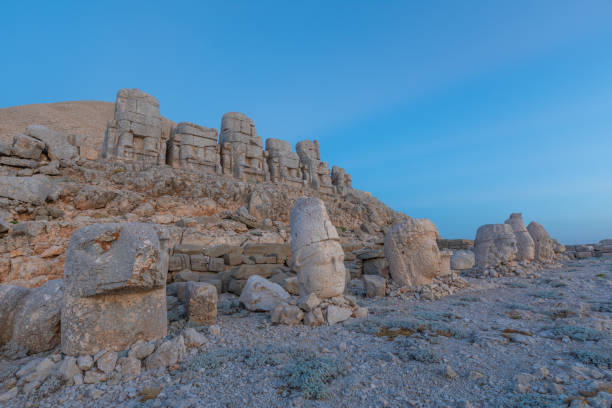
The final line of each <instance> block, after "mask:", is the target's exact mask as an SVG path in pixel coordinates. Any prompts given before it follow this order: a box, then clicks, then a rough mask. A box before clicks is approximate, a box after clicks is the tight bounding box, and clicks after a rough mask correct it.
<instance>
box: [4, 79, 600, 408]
mask: <svg viewBox="0 0 612 408" xmlns="http://www.w3.org/2000/svg"><path fill="white" fill-rule="evenodd" d="M98 105H99V106H98ZM0 120H1V121H2V123H1V126H0V136H1V137H0V406H15V407H21V406H28V407H30V406H31V407H35V406H49V407H51V406H53V407H54V406H74V407H77V406H79V407H80V406H155V407H158V406H168V407H175V406H180V407H192V406H193V407H196V406H238V405H241V406H245V405H246V406H333V405H340V406H416V407H532V406H533V407H548V406H551V407H556V406H559V407H565V406H572V407H581V406H585V407H586V406H594V407H608V408H609V407H610V406H612V337H611V330H612V326H611V323H612V320H611V315H610V313H611V312H612V303H611V302H612V295H611V293H612V291H611V286H612V240H602V241H601V242H599V243H597V244H586V245H577V246H576V245H574V246H565V245H563V244H561V243H559V242H558V241H556V240H554V239H553V238H552V237H550V236H549V234H548V232H547V231H546V229H545V228H544V226H542V225H540V224H539V223H537V222H535V221H533V222H531V223H529V224H528V225H526V224H525V222H524V221H523V218H522V214H520V213H513V214H511V215H510V217H509V218H508V219H507V220H506V221H505V222H504V223H500V224H487V225H483V226H481V227H480V228H478V229H477V231H475V239H474V240H470V239H443V238H442V237H440V236H439V233H438V229H437V227H436V226H435V225H434V224H433V223H432V222H431V221H429V220H426V219H415V218H410V217H409V216H408V215H405V214H402V213H399V212H397V211H394V210H392V209H391V208H389V207H388V206H386V205H385V204H383V203H382V202H380V201H379V200H377V199H376V198H374V197H372V196H371V194H369V193H367V192H363V191H359V190H356V189H354V188H353V186H352V178H351V176H350V175H349V174H348V172H347V171H346V170H345V169H342V168H339V167H337V166H332V167H331V169H330V166H329V164H328V163H326V162H324V161H322V160H321V153H320V146H319V144H318V142H317V141H310V140H305V141H300V142H298V143H297V144H296V146H295V150H296V151H295V152H294V151H293V150H292V147H291V146H290V145H289V144H288V143H287V142H285V141H283V140H280V139H273V138H268V139H266V141H265V143H264V140H263V139H262V138H261V137H260V136H259V135H258V133H257V130H256V128H255V124H254V121H253V120H252V119H250V118H249V117H247V116H246V115H244V114H242V113H237V112H230V113H226V114H225V115H223V118H222V119H221V127H220V129H219V130H217V129H215V128H208V127H204V126H201V125H198V124H193V123H186V122H181V123H178V124H175V123H174V122H171V121H169V120H167V119H165V118H163V117H161V115H160V113H159V103H158V101H157V100H156V99H155V98H154V97H153V96H151V95H148V94H146V93H144V92H142V91H139V90H134V89H132V90H128V89H123V90H120V91H119V92H118V94H117V100H116V103H115V104H114V106H113V105H112V104H105V103H102V102H79V103H72V102H70V103H60V104H48V105H29V106H25V107H17V108H8V109H2V110H0ZM500 221H501V220H500Z"/></svg>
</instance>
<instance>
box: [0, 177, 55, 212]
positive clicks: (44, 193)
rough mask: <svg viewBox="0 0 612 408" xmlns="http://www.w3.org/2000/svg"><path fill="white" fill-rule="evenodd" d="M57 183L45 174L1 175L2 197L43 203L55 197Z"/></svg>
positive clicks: (0, 191)
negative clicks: (25, 175) (29, 175)
mask: <svg viewBox="0 0 612 408" xmlns="http://www.w3.org/2000/svg"><path fill="white" fill-rule="evenodd" d="M54 193H55V185H54V183H53V182H52V181H51V179H50V178H49V177H47V176H43V175H39V174H37V175H34V176H31V177H12V176H0V197H6V198H10V199H11V200H17V201H23V202H25V203H30V204H35V205H42V204H44V203H45V201H47V199H49V198H51V197H53V195H54Z"/></svg>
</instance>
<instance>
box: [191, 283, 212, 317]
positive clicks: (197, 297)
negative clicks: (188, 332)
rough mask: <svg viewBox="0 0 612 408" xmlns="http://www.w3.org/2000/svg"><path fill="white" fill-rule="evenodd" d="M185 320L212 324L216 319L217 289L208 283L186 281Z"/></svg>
mask: <svg viewBox="0 0 612 408" xmlns="http://www.w3.org/2000/svg"><path fill="white" fill-rule="evenodd" d="M185 305H186V314H187V320H188V321H190V322H193V323H199V324H214V323H215V321H216V320H217V289H216V288H215V287H214V286H213V285H210V284H208V283H203V282H197V283H196V282H188V283H187V285H185Z"/></svg>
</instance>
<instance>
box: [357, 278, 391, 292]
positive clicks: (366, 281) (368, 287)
mask: <svg viewBox="0 0 612 408" xmlns="http://www.w3.org/2000/svg"><path fill="white" fill-rule="evenodd" d="M361 278H362V279H363V286H364V289H365V292H366V296H367V297H377V296H380V297H384V296H385V295H386V289H387V280H386V279H385V278H383V277H382V276H378V275H363V276H362V277H361Z"/></svg>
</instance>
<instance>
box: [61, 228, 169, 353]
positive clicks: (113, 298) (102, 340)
mask: <svg viewBox="0 0 612 408" xmlns="http://www.w3.org/2000/svg"><path fill="white" fill-rule="evenodd" d="M165 243H166V240H165V237H164V238H163V239H162V242H160V240H159V238H158V235H157V233H156V232H155V230H154V229H153V228H152V227H151V225H150V224H140V223H122V224H93V225H89V226H86V227H83V228H81V229H79V230H77V231H76V232H75V233H74V235H73V236H72V238H71V240H70V245H69V246H68V251H67V253H66V264H65V267H64V280H65V286H66V289H65V293H64V305H63V308H62V317H61V341H62V351H63V352H64V353H65V354H69V355H79V354H95V353H97V352H98V351H100V350H112V351H119V350H124V349H126V348H127V347H128V346H129V345H131V344H133V343H134V342H136V341H137V340H144V341H150V340H155V339H159V338H162V337H164V336H166V334H167V325H168V321H167V310H166V290H165V284H166V273H167V269H168V255H167V252H166V251H165V247H164V244H165Z"/></svg>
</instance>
